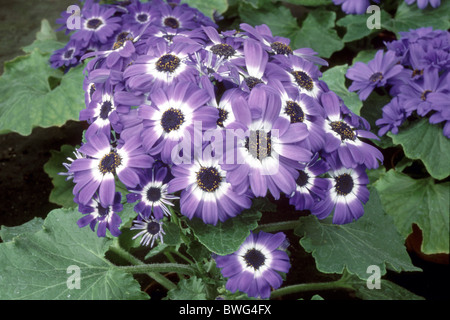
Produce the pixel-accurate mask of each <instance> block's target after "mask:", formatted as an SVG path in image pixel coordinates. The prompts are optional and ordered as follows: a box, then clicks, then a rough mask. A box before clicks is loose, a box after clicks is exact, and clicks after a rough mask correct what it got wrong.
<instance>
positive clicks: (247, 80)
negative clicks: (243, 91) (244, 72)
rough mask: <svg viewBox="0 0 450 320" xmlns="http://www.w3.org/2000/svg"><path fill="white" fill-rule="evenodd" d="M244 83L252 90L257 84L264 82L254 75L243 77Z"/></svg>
mask: <svg viewBox="0 0 450 320" xmlns="http://www.w3.org/2000/svg"><path fill="white" fill-rule="evenodd" d="M245 83H246V84H247V86H248V88H249V89H250V90H252V89H253V88H254V87H255V86H256V85H257V84H260V83H264V82H262V81H261V80H260V79H258V78H255V77H248V78H245Z"/></svg>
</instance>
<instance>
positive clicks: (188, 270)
mask: <svg viewBox="0 0 450 320" xmlns="http://www.w3.org/2000/svg"><path fill="white" fill-rule="evenodd" d="M119 268H120V270H122V271H125V272H130V273H133V274H134V273H149V272H150V273H153V272H176V273H181V274H186V275H190V276H193V275H195V274H196V272H195V269H194V268H192V267H191V266H188V265H186V264H180V263H152V264H141V265H136V266H123V267H119Z"/></svg>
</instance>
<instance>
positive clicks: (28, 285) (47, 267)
mask: <svg viewBox="0 0 450 320" xmlns="http://www.w3.org/2000/svg"><path fill="white" fill-rule="evenodd" d="M80 216H81V214H80V213H79V212H77V211H76V210H74V209H71V210H69V209H56V210H53V211H52V212H50V213H49V214H48V216H47V218H46V219H45V222H44V225H43V228H42V229H41V230H39V231H37V232H35V233H30V234H24V235H21V236H18V237H15V238H14V239H13V240H12V241H9V242H6V243H2V244H0V270H1V276H0V287H1V290H0V299H4V300H10V299H26V300H30V299H31V300H41V299H43V300H50V299H52V300H53V299H61V300H65V299H79V300H85V299H94V300H116V299H117V300H121V299H145V298H148V296H147V295H146V294H145V293H144V292H142V291H141V289H140V285H139V283H138V282H137V281H136V280H135V279H133V277H132V275H131V274H128V273H125V272H123V271H121V270H120V269H119V268H118V267H116V266H114V265H112V264H111V263H110V262H109V261H108V260H107V259H106V258H105V253H106V251H107V250H108V248H109V246H110V245H111V242H112V240H110V239H107V238H98V237H97V235H96V234H95V232H92V231H91V230H90V229H89V228H88V227H87V228H82V229H80V228H78V226H77V224H76V221H77V219H79V218H80ZM71 266H76V267H78V268H79V271H80V273H79V275H80V278H79V279H80V281H79V289H77V287H75V288H73V287H72V289H69V288H70V286H68V283H69V282H70V283H72V284H76V281H75V282H72V280H74V279H73V278H71V276H75V275H76V273H74V271H73V269H71V268H69V267H71Z"/></svg>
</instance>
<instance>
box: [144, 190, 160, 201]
mask: <svg viewBox="0 0 450 320" xmlns="http://www.w3.org/2000/svg"><path fill="white" fill-rule="evenodd" d="M159 199H161V189H160V188H157V187H150V188H148V190H147V200H148V201H151V202H155V201H158V200H159Z"/></svg>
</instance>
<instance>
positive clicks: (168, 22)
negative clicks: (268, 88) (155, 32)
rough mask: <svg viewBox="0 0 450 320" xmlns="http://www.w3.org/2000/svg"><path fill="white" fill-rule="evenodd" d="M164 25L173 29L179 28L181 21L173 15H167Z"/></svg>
mask: <svg viewBox="0 0 450 320" xmlns="http://www.w3.org/2000/svg"><path fill="white" fill-rule="evenodd" d="M164 25H165V26H166V27H169V28H172V29H177V28H179V27H180V23H179V22H178V20H177V19H175V18H173V17H167V18H165V19H164Z"/></svg>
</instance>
